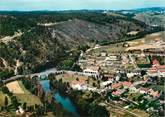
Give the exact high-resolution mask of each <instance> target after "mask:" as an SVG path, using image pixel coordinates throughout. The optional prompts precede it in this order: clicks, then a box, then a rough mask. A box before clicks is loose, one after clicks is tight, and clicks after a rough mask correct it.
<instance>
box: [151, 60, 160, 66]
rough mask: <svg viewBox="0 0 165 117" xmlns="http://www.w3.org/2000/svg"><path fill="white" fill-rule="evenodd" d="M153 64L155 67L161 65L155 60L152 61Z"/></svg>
mask: <svg viewBox="0 0 165 117" xmlns="http://www.w3.org/2000/svg"><path fill="white" fill-rule="evenodd" d="M152 64H153V65H160V63H159V61H158V60H156V59H154V60H153V61H152Z"/></svg>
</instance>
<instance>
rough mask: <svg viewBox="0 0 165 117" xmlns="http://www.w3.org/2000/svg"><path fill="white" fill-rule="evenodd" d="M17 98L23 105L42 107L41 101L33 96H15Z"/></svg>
mask: <svg viewBox="0 0 165 117" xmlns="http://www.w3.org/2000/svg"><path fill="white" fill-rule="evenodd" d="M15 95H16V97H17V100H18V101H19V102H21V103H22V104H23V103H25V102H26V103H27V106H32V105H35V104H37V105H42V103H41V101H40V99H39V98H38V97H37V96H35V95H32V94H15Z"/></svg>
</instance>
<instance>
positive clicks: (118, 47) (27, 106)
mask: <svg viewBox="0 0 165 117" xmlns="http://www.w3.org/2000/svg"><path fill="white" fill-rule="evenodd" d="M161 33H164V32H160V33H155V34H151V35H147V36H146V37H145V39H137V40H133V41H127V42H124V43H123V42H121V43H117V44H111V45H107V46H100V45H99V44H96V45H94V46H93V47H92V48H89V49H87V50H86V51H85V52H83V51H81V54H80V56H79V58H78V60H77V61H76V63H75V64H77V65H78V66H80V70H79V71H70V70H57V69H56V68H53V69H50V70H47V71H44V72H41V73H35V74H28V75H26V76H25V75H18V76H17V75H16V76H14V77H11V78H9V79H7V80H2V81H1V84H5V87H3V88H2V89H1V90H2V92H1V95H3V93H7V96H5V99H4V102H5V105H4V106H2V107H1V110H5V109H6V108H9V107H8V106H9V103H19V102H21V103H23V107H21V106H19V107H18V109H17V110H16V114H17V115H21V116H22V115H29V114H30V113H27V110H28V111H29V112H30V111H32V110H33V106H32V105H33V102H31V100H33V101H34V104H35V105H39V106H37V107H36V106H35V109H38V107H40V106H41V107H42V106H44V105H43V102H42V101H40V99H41V98H42V95H43V92H45V94H47V95H48V94H49V92H51V89H50V87H51V85H52V87H56V89H58V88H59V89H58V90H59V91H60V90H62V92H63V93H65V94H64V95H67V96H68V95H71V94H72V93H71V92H72V91H71V89H72V90H73V91H81V92H84V94H83V95H87V97H86V98H85V99H86V100H87V99H88V98H89V99H90V96H91V94H90V93H92V94H93V93H98V95H100V97H95V98H96V99H95V100H99V101H97V104H98V105H100V106H102V107H105V109H106V110H108V113H109V114H110V116H112V117H115V116H127V115H128V116H131V117H147V116H150V115H152V116H157V115H161V114H163V113H164V106H163V105H164V103H165V101H164V80H165V79H164V78H165V42H164V40H163V37H161V36H160V34H161ZM23 78H26V79H27V78H28V79H29V78H30V79H31V80H30V79H29V80H30V81H25V79H23ZM33 79H35V80H37V81H35V80H34V81H33ZM54 80H55V81H54ZM35 82H39V84H38V86H37V93H34V94H35V95H36V96H35V95H32V94H31V92H33V90H32V89H31V88H30V87H29V84H27V83H31V84H34V83H35ZM53 82H56V83H55V84H56V85H57V86H58V85H62V84H58V83H59V82H61V83H64V84H65V83H67V84H68V85H69V86H67V88H66V89H65V88H64V89H65V91H64V89H60V87H57V86H54V85H55V84H52V83H53ZM31 87H34V86H33V85H31ZM61 87H65V85H64V86H63V85H62V86H61ZM68 87H70V88H71V89H70V88H68ZM6 88H7V89H6ZM28 90H29V91H30V92H29V91H28ZM68 92H70V93H68ZM12 95H15V96H14V97H12ZM58 95H59V94H58V93H56V94H55V99H56V98H58V97H56V96H58ZM88 96H89V97H88ZM2 97H4V96H1V98H2ZM10 97H11V99H10ZM68 97H69V98H71V97H72V96H68ZM12 98H14V99H12ZM15 98H16V99H15ZM102 98H103V99H102ZM57 100H58V99H57ZM13 101H18V102H13ZM69 101H70V100H69ZM66 103H67V102H66ZM70 103H71V102H68V104H69V105H70V106H71V107H70V108H74V107H72V106H73V105H72V104H70ZM74 103H76V102H74ZM77 103H78V102H77ZM14 105H18V104H14ZM62 105H63V104H62ZM75 105H78V104H75ZM63 106H65V105H63ZM10 108H13V107H10ZM64 108H66V110H68V111H69V112H71V113H72V114H74V115H76V114H77V112H76V110H72V109H71V110H69V109H68V107H64ZM39 109H41V108H39ZM38 111H39V110H38ZM25 112H26V113H25ZM84 116H85V115H84Z"/></svg>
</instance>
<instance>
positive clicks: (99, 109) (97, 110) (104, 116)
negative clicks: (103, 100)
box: [89, 104, 109, 117]
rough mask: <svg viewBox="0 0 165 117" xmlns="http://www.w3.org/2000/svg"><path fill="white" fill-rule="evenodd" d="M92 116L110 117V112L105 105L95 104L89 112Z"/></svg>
mask: <svg viewBox="0 0 165 117" xmlns="http://www.w3.org/2000/svg"><path fill="white" fill-rule="evenodd" d="M89 114H90V117H109V112H108V111H107V110H106V108H105V107H104V106H100V105H96V104H95V105H93V106H92V107H91V110H90V112H89Z"/></svg>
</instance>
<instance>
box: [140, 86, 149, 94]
mask: <svg viewBox="0 0 165 117" xmlns="http://www.w3.org/2000/svg"><path fill="white" fill-rule="evenodd" d="M148 91H149V88H144V87H140V88H139V92H140V93H142V94H147V93H148Z"/></svg>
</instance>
